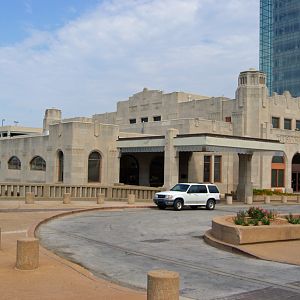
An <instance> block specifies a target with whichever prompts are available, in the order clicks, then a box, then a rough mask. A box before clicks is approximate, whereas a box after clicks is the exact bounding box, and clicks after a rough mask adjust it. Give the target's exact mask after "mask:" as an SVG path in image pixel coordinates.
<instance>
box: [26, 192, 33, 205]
mask: <svg viewBox="0 0 300 300" xmlns="http://www.w3.org/2000/svg"><path fill="white" fill-rule="evenodd" d="M25 203H26V204H34V193H32V192H27V193H26V195H25Z"/></svg>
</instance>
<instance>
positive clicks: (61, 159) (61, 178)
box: [57, 151, 64, 182]
mask: <svg viewBox="0 0 300 300" xmlns="http://www.w3.org/2000/svg"><path fill="white" fill-rule="evenodd" d="M57 166H58V168H57V171H58V173H57V175H58V178H57V179H58V181H59V182H63V181H64V154H63V152H62V151H58V152H57Z"/></svg>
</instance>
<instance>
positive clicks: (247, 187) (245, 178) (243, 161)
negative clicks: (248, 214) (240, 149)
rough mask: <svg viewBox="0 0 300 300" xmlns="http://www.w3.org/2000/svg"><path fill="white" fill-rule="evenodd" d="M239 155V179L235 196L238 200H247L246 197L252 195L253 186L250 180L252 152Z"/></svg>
mask: <svg viewBox="0 0 300 300" xmlns="http://www.w3.org/2000/svg"><path fill="white" fill-rule="evenodd" d="M238 155H239V181H238V187H237V198H238V200H239V201H242V202H245V201H247V197H249V196H252V194H253V188H252V182H251V161H252V154H240V153H239V154H238Z"/></svg>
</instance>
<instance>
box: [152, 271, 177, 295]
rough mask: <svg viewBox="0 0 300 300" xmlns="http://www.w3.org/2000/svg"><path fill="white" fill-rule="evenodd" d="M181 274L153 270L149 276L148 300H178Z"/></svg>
mask: <svg viewBox="0 0 300 300" xmlns="http://www.w3.org/2000/svg"><path fill="white" fill-rule="evenodd" d="M178 299H179V274H178V273H177V272H172V271H167V270H152V271H150V272H148V276H147V300H178Z"/></svg>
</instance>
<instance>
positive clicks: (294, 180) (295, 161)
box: [292, 153, 300, 192]
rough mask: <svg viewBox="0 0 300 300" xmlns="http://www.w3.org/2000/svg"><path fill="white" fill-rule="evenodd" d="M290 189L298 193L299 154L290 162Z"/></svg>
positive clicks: (299, 174)
mask: <svg viewBox="0 0 300 300" xmlns="http://www.w3.org/2000/svg"><path fill="white" fill-rule="evenodd" d="M292 188H293V191H294V192H300V154H299V153H297V154H295V155H294V157H293V160H292Z"/></svg>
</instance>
